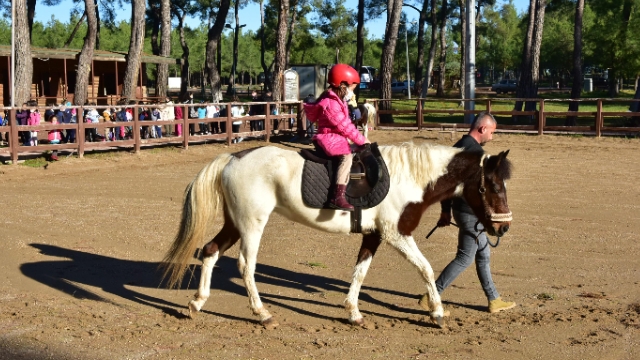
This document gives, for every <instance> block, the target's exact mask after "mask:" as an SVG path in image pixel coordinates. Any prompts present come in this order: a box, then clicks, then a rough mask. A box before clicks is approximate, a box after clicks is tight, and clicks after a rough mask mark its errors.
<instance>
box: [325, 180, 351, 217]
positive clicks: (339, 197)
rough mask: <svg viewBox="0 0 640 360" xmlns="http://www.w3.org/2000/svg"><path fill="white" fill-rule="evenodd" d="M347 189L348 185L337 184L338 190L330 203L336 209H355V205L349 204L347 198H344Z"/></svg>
mask: <svg viewBox="0 0 640 360" xmlns="http://www.w3.org/2000/svg"><path fill="white" fill-rule="evenodd" d="M346 191H347V185H336V192H335V194H334V195H333V199H332V200H331V203H330V204H329V205H330V206H331V207H332V208H334V209H339V210H346V211H353V205H351V204H349V203H348V202H347V199H345V198H344V194H345V192H346Z"/></svg>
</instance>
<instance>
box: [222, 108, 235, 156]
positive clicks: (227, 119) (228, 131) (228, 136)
mask: <svg viewBox="0 0 640 360" xmlns="http://www.w3.org/2000/svg"><path fill="white" fill-rule="evenodd" d="M224 121H225V122H226V123H227V126H226V128H227V146H231V133H232V130H233V129H232V128H231V127H232V126H233V123H232V122H231V103H227V118H226V119H225V120H224Z"/></svg>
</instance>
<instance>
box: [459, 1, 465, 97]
mask: <svg viewBox="0 0 640 360" xmlns="http://www.w3.org/2000/svg"><path fill="white" fill-rule="evenodd" d="M464 1H465V0H460V25H461V26H462V29H461V32H460V34H461V35H460V51H459V53H460V82H459V84H458V85H459V87H460V99H462V100H463V101H461V102H460V106H461V107H464V98H465V96H466V93H465V85H466V83H467V77H466V76H465V75H466V71H467V56H466V54H467V51H466V49H467V44H466V43H467V41H466V39H467V14H466V11H465V3H464Z"/></svg>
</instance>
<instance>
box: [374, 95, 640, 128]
mask: <svg viewBox="0 0 640 360" xmlns="http://www.w3.org/2000/svg"><path fill="white" fill-rule="evenodd" d="M399 101H403V102H406V101H413V102H415V104H416V105H415V107H413V109H401V110H400V109H396V110H394V109H390V110H389V109H383V108H384V107H386V108H389V107H391V108H392V107H393V103H395V102H399ZM368 102H370V103H373V104H374V106H375V108H376V113H377V116H376V122H375V125H376V127H377V128H381V129H384V128H396V127H400V128H402V127H404V128H407V127H411V128H416V127H417V128H418V130H420V129H422V128H427V129H428V128H442V127H443V126H445V125H446V126H449V125H450V126H452V127H453V126H454V125H455V127H456V128H468V127H469V124H465V123H464V122H462V123H460V122H457V123H456V122H449V121H448V122H446V123H443V121H439V122H432V121H428V122H425V116H428V115H429V114H447V115H450V116H451V115H456V114H460V115H461V114H478V113H480V112H483V111H485V112H489V113H491V114H492V115H494V116H496V115H506V116H510V117H512V118H513V119H518V118H520V119H522V118H524V117H528V118H529V119H532V120H533V121H528V122H529V123H528V124H518V123H513V122H512V123H505V122H503V121H498V129H497V131H516V132H518V131H525V132H537V133H538V135H543V134H544V133H545V132H548V133H549V132H563V133H582V134H584V133H587V134H592V135H595V136H597V137H600V136H602V135H603V134H604V135H620V134H633V135H635V136H638V135H640V127H638V125H640V112H631V111H605V110H604V106H605V105H606V104H611V103H625V104H632V103H634V102H635V103H637V102H640V99H600V98H596V99H575V100H574V99H514V98H504V99H499V98H480V99H434V98H428V99H413V100H397V99H396V100H389V99H369V100H368ZM428 102H440V103H448V102H452V103H461V102H464V103H467V102H474V103H475V104H476V110H464V109H463V108H460V107H458V108H448V109H429V108H424V103H428ZM504 102H513V103H515V102H522V103H523V104H524V103H529V104H531V103H533V104H535V110H528V111H514V110H495V109H494V107H493V106H494V105H495V104H496V103H504ZM571 102H577V103H595V104H596V111H549V110H546V109H545V105H547V104H550V103H552V104H553V103H567V107H568V104H569V103H571ZM478 103H480V104H482V103H484V108H482V106H477V105H479V104H478ZM478 108H480V109H478ZM512 108H513V107H512ZM385 115H387V118H388V117H389V116H390V117H391V118H393V117H394V116H396V115H401V116H402V115H414V117H415V118H414V121H413V122H406V121H405V122H396V121H395V119H394V120H393V121H391V122H383V121H381V120H382V119H384V118H385ZM567 116H574V117H578V118H583V119H584V118H593V120H592V125H591V124H590V125H574V126H562V125H548V124H547V119H548V118H550V117H567ZM610 117H623V118H628V119H632V120H634V119H635V120H634V122H635V123H636V126H605V122H604V119H605V118H610Z"/></svg>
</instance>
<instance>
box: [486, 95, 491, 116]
mask: <svg viewBox="0 0 640 360" xmlns="http://www.w3.org/2000/svg"><path fill="white" fill-rule="evenodd" d="M486 111H487V113H489V114H491V99H487V110H486Z"/></svg>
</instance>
